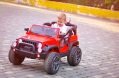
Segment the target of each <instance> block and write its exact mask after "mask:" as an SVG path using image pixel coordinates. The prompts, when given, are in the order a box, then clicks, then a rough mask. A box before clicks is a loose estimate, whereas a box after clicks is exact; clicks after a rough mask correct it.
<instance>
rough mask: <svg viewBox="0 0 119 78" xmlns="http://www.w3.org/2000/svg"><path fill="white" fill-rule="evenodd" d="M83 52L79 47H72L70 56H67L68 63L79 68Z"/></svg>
mask: <svg viewBox="0 0 119 78" xmlns="http://www.w3.org/2000/svg"><path fill="white" fill-rule="evenodd" d="M81 56H82V52H81V49H80V48H79V47H77V46H74V47H72V49H71V51H70V52H69V55H68V56H67V61H68V63H69V65H71V66H77V65H78V64H79V63H80V61H81Z"/></svg>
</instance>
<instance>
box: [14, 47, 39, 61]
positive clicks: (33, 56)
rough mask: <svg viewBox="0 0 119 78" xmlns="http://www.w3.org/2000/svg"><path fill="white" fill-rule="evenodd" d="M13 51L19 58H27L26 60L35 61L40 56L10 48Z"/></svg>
mask: <svg viewBox="0 0 119 78" xmlns="http://www.w3.org/2000/svg"><path fill="white" fill-rule="evenodd" d="M12 49H13V51H14V52H15V53H17V54H19V55H21V56H24V57H28V58H32V59H36V58H39V57H40V54H38V53H33V52H29V51H25V50H19V49H17V48H12Z"/></svg>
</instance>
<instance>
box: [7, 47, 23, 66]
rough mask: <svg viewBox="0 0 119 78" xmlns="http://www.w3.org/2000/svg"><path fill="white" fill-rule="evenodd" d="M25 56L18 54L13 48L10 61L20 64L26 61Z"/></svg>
mask: <svg viewBox="0 0 119 78" xmlns="http://www.w3.org/2000/svg"><path fill="white" fill-rule="evenodd" d="M24 59H25V57H23V56H21V55H19V54H16V53H15V52H14V51H13V50H12V49H10V51H9V61H10V62H11V63H12V64H14V65H20V64H21V63H22V62H23V61H24Z"/></svg>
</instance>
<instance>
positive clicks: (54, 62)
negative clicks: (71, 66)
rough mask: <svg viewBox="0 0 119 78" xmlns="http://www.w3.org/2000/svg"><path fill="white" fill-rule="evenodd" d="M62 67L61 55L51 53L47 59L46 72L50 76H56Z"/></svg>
mask: <svg viewBox="0 0 119 78" xmlns="http://www.w3.org/2000/svg"><path fill="white" fill-rule="evenodd" d="M59 67H60V55H59V54H58V53H56V52H51V53H49V54H48V56H47V57H46V59H45V71H46V72H47V73H48V74H51V75H52V74H56V73H57V72H58V70H59Z"/></svg>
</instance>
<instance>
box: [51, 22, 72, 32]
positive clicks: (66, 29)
mask: <svg viewBox="0 0 119 78" xmlns="http://www.w3.org/2000/svg"><path fill="white" fill-rule="evenodd" d="M52 27H53V28H59V29H60V34H66V33H67V32H68V30H69V29H70V27H69V26H66V25H65V24H63V26H59V25H58V24H57V23H55V24H53V25H52Z"/></svg>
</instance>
